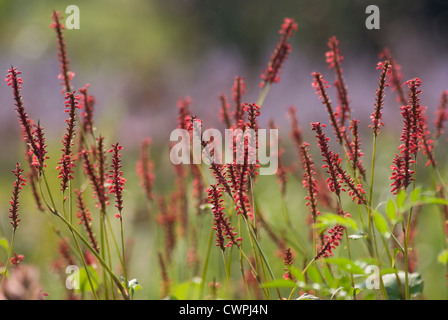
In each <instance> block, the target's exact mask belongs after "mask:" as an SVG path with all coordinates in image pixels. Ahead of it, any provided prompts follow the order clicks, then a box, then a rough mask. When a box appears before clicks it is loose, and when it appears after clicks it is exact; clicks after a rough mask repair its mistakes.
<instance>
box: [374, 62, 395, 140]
mask: <svg viewBox="0 0 448 320" xmlns="http://www.w3.org/2000/svg"><path fill="white" fill-rule="evenodd" d="M390 68H391V65H390V62H389V60H385V61H383V62H379V63H378V66H377V70H381V75H380V80H379V83H378V89H377V90H376V97H375V103H374V104H373V105H374V106H375V111H373V113H372V115H371V116H370V119H372V122H373V125H370V127H372V128H373V133H374V134H375V135H378V133H379V132H380V127H381V126H384V123H383V121H382V119H383V114H382V112H381V109H382V108H383V104H384V91H385V89H386V87H388V86H389V84H388V83H387V82H386V77H387V75H389V74H390V73H391V71H390V70H391V69H390Z"/></svg>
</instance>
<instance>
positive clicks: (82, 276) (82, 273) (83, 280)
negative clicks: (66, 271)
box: [73, 266, 100, 292]
mask: <svg viewBox="0 0 448 320" xmlns="http://www.w3.org/2000/svg"><path fill="white" fill-rule="evenodd" d="M87 269H88V270H89V275H90V279H91V280H92V285H93V290H95V291H96V290H97V289H98V284H99V283H100V278H99V276H98V273H97V272H96V270H95V268H94V267H93V266H87ZM77 276H78V277H79V278H78V279H79V290H80V291H82V292H85V291H91V290H92V288H91V286H90V282H89V278H88V277H87V272H86V269H85V268H84V267H83V268H80V269H79V271H78V275H77ZM73 277H74V279H76V275H75V274H73Z"/></svg>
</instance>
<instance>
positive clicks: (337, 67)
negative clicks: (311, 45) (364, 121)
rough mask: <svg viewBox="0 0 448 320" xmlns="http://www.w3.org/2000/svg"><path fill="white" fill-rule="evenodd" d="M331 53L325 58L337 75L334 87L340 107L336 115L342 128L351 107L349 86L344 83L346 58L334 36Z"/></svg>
mask: <svg viewBox="0 0 448 320" xmlns="http://www.w3.org/2000/svg"><path fill="white" fill-rule="evenodd" d="M328 47H329V49H330V50H329V51H327V52H326V53H325V57H326V60H327V63H328V67H329V68H330V69H334V71H335V73H336V80H335V82H334V86H335V87H336V89H337V95H338V101H339V105H338V106H337V107H336V112H335V115H337V117H338V120H339V125H340V126H341V127H343V126H345V121H346V120H347V119H348V118H350V113H351V110H350V105H349V98H348V93H347V86H346V84H345V81H344V76H343V70H342V62H343V61H344V57H343V56H342V54H341V51H340V50H339V40H338V39H337V38H336V37H335V36H333V37H331V38H330V39H329V40H328Z"/></svg>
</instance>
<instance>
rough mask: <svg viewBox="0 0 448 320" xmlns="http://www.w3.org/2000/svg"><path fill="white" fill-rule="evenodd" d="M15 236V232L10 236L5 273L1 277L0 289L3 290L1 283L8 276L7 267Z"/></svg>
mask: <svg viewBox="0 0 448 320" xmlns="http://www.w3.org/2000/svg"><path fill="white" fill-rule="evenodd" d="M15 235H16V232H15V231H13V232H12V235H11V243H10V245H9V252H8V260H7V261H6V266H5V271H3V277H2V282H1V283H0V288H3V281H4V280H5V279H6V277H7V274H8V267H9V264H10V261H11V257H12V248H13V246H14V238H15Z"/></svg>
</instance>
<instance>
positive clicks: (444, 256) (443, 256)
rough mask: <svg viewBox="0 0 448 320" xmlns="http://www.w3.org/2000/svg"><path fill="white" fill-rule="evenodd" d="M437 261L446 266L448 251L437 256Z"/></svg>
mask: <svg viewBox="0 0 448 320" xmlns="http://www.w3.org/2000/svg"><path fill="white" fill-rule="evenodd" d="M437 260H438V261H439V262H440V263H442V264H444V265H446V264H447V263H448V249H446V250H444V251H442V252H441V253H440V254H439V255H438V256H437Z"/></svg>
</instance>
